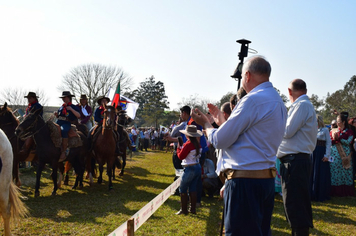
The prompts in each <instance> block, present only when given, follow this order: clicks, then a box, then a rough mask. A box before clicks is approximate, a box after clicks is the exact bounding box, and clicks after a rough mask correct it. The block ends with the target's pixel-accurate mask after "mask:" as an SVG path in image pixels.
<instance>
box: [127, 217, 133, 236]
mask: <svg viewBox="0 0 356 236" xmlns="http://www.w3.org/2000/svg"><path fill="white" fill-rule="evenodd" d="M134 235H135V219H134V218H130V219H129V220H128V221H127V236H134Z"/></svg>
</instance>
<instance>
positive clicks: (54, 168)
mask: <svg viewBox="0 0 356 236" xmlns="http://www.w3.org/2000/svg"><path fill="white" fill-rule="evenodd" d="M57 171H58V162H56V161H54V163H52V180H53V191H52V196H55V195H56V193H57V189H58V185H57ZM60 172H61V168H60ZM62 175H63V171H62Z"/></svg>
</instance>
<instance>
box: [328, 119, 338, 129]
mask: <svg viewBox="0 0 356 236" xmlns="http://www.w3.org/2000/svg"><path fill="white" fill-rule="evenodd" d="M330 126H331V128H332V129H335V128H337V124H336V120H332V121H331V123H330Z"/></svg>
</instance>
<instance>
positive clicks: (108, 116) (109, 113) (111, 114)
mask: <svg viewBox="0 0 356 236" xmlns="http://www.w3.org/2000/svg"><path fill="white" fill-rule="evenodd" d="M115 122H116V121H115V108H114V107H113V106H105V110H104V120H103V124H104V128H114V126H115Z"/></svg>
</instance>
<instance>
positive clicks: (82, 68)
mask: <svg viewBox="0 0 356 236" xmlns="http://www.w3.org/2000/svg"><path fill="white" fill-rule="evenodd" d="M119 81H120V90H121V91H123V92H125V90H126V91H127V90H129V89H130V87H131V86H132V78H131V77H130V76H128V75H127V74H126V73H125V72H124V71H123V70H122V69H121V68H119V67H116V66H106V65H101V64H83V65H79V66H77V67H74V68H72V69H71V70H70V71H69V72H68V73H67V74H65V75H64V76H63V80H62V85H61V86H60V87H59V88H58V89H59V90H61V91H65V90H69V91H70V92H71V93H72V94H74V95H75V100H76V101H77V102H78V98H79V97H80V95H81V94H86V95H87V96H88V97H89V99H88V104H89V105H90V106H91V107H92V108H93V109H95V107H96V100H97V98H98V97H99V96H102V95H107V93H108V92H109V89H110V88H111V89H115V88H116V86H117V84H118V82H119ZM110 99H111V98H110Z"/></svg>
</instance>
